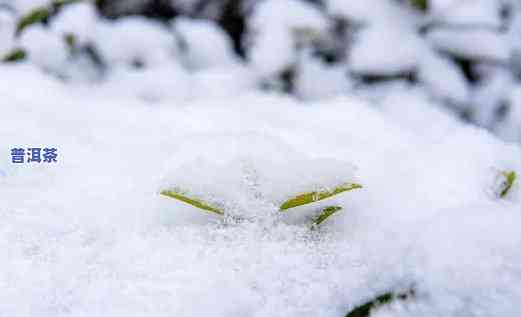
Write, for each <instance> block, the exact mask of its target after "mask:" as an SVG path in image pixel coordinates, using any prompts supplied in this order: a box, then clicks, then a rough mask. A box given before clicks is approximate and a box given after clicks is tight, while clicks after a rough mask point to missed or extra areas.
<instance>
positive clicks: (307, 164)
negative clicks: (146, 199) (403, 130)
mask: <svg viewBox="0 0 521 317" xmlns="http://www.w3.org/2000/svg"><path fill="white" fill-rule="evenodd" d="M213 142H215V143H216V146H215V145H214V146H211V145H206V146H205V147H204V148H205V151H208V152H210V153H211V158H210V157H208V158H206V159H204V158H203V157H201V158H200V159H197V160H195V161H194V162H190V163H188V164H183V165H182V166H181V167H179V168H178V169H176V170H175V171H174V172H173V173H172V174H171V175H169V176H168V178H167V180H165V185H164V186H165V188H164V189H174V190H176V191H179V192H181V193H186V194H188V195H189V196H194V197H196V198H198V199H200V200H203V201H206V202H210V203H212V204H213V205H215V206H219V207H221V208H223V209H229V212H231V213H232V214H233V213H239V215H241V216H248V215H249V216H252V215H257V216H259V213H264V214H266V213H271V212H273V211H278V207H279V206H280V205H281V204H282V203H283V202H284V201H286V200H288V199H290V198H292V197H295V196H297V195H298V194H302V193H307V192H314V191H324V190H332V189H333V188H335V187H337V186H341V185H343V184H345V183H355V182H356V178H355V176H354V167H353V165H351V164H350V163H344V162H340V161H337V160H335V159H327V158H323V159H307V160H306V159H305V158H303V156H304V155H302V154H299V153H296V152H295V151H294V150H292V149H291V147H289V146H288V145H285V144H277V143H275V144H273V142H274V140H273V138H266V137H264V136H256V135H248V136H247V137H245V136H235V137H234V136H227V137H222V138H221V139H220V140H214V141H213ZM220 147H225V149H222V148H220ZM267 153H269V158H268V157H266V154H267ZM201 154H203V153H201ZM213 157H218V158H219V159H218V161H219V163H217V162H215V159H213ZM256 204H257V205H260V206H262V205H266V206H271V210H270V209H269V208H268V209H267V210H266V208H264V209H263V208H259V206H256ZM255 207H256V208H255ZM259 209H261V210H259ZM226 212H228V210H226ZM260 216H262V214H261V215H260Z"/></svg>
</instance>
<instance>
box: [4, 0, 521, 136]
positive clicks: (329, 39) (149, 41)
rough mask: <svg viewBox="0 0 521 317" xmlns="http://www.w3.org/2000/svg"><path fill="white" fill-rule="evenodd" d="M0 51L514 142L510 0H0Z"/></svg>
mask: <svg viewBox="0 0 521 317" xmlns="http://www.w3.org/2000/svg"><path fill="white" fill-rule="evenodd" d="M0 59H2V62H3V63H6V64H9V65H13V66H12V67H36V68H38V69H39V70H41V71H42V72H43V73H44V74H46V75H48V76H49V77H51V78H53V80H57V81H60V82H63V83H65V84H70V85H77V86H79V87H84V88H85V89H88V90H89V91H90V92H91V93H95V94H101V95H106V96H110V95H111V94H125V95H128V97H129V98H139V99H141V100H143V101H144V102H147V103H150V104H158V103H182V102H186V101H191V100H194V99H197V98H211V97H214V96H216V97H217V96H218V97H233V96H235V95H236V94H239V93H245V92H248V91H250V90H251V91H258V90H264V91H268V92H275V93H282V94H288V95H289V96H292V97H294V98H298V99H299V100H301V101H302V102H310V104H312V103H311V102H315V101H317V100H322V99H328V98H333V97H335V96H346V95H347V96H352V97H354V98H362V99H364V100H367V101H368V103H369V104H371V105H372V106H374V107H379V108H381V109H383V110H385V111H387V112H389V113H391V115H392V116H398V117H403V118H406V120H409V121H412V122H413V124H417V128H418V129H427V130H428V129H429V124H431V119H432V118H434V117H436V116H439V115H444V114H447V115H449V116H452V117H454V118H455V119H456V120H463V121H465V122H470V123H472V124H476V125H478V126H481V127H484V128H486V129H488V130H490V131H492V132H493V133H494V134H496V135H498V136H499V137H501V138H502V139H504V140H507V141H510V142H517V143H519V142H521V1H518V0H365V1H347V0H307V1H306V0H263V1H253V0H213V1H208V0H96V1H81V0H80V1H74V0H72V1H71V0H55V1H49V0H0ZM4 80H6V79H5V78H4ZM432 122H436V120H432ZM432 124H434V123H432Z"/></svg>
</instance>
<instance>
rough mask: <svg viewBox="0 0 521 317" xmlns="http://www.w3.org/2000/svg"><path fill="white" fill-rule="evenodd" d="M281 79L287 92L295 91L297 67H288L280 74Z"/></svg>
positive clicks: (283, 88)
mask: <svg viewBox="0 0 521 317" xmlns="http://www.w3.org/2000/svg"><path fill="white" fill-rule="evenodd" d="M280 79H281V81H282V83H283V87H282V90H283V91H284V92H286V93H291V92H293V91H294V83H295V69H294V68H293V67H291V68H288V69H286V70H285V71H283V72H282V73H281V74H280Z"/></svg>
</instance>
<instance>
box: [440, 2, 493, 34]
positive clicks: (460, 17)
mask: <svg viewBox="0 0 521 317" xmlns="http://www.w3.org/2000/svg"><path fill="white" fill-rule="evenodd" d="M433 2H434V3H436V1H433ZM500 11H501V3H500V1H492V0H462V1H452V2H449V4H448V5H447V4H445V5H440V4H438V8H436V6H435V9H434V14H433V15H434V20H435V21H436V22H438V23H442V24H448V25H452V26H466V27H478V28H479V27H481V28H483V27H489V28H495V29H498V28H499V27H500V26H501V19H500Z"/></svg>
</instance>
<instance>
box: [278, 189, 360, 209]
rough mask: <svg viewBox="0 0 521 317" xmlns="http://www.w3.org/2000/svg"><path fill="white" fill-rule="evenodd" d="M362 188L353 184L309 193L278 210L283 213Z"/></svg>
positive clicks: (295, 198)
mask: <svg viewBox="0 0 521 317" xmlns="http://www.w3.org/2000/svg"><path fill="white" fill-rule="evenodd" d="M357 188H362V186H361V185H359V184H355V183H345V184H343V185H340V186H338V187H335V188H333V189H332V190H323V191H316V192H309V193H304V194H300V195H297V196H295V197H293V198H291V199H289V200H287V201H285V202H284V203H283V204H282V205H281V206H280V210H281V211H284V210H287V209H290V208H294V207H298V206H302V205H306V204H310V203H313V202H316V201H319V200H323V199H326V198H329V197H331V196H334V195H338V194H340V193H343V192H345V191H349V190H353V189H357Z"/></svg>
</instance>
